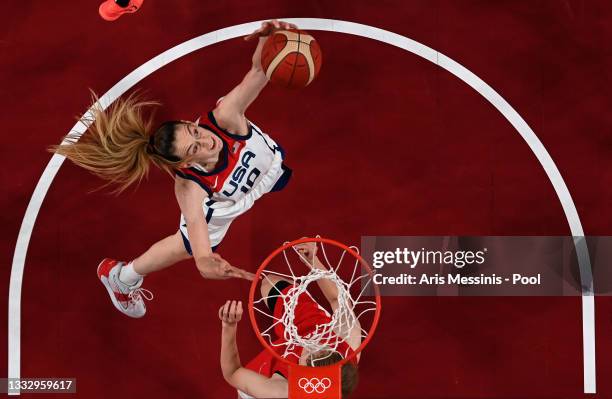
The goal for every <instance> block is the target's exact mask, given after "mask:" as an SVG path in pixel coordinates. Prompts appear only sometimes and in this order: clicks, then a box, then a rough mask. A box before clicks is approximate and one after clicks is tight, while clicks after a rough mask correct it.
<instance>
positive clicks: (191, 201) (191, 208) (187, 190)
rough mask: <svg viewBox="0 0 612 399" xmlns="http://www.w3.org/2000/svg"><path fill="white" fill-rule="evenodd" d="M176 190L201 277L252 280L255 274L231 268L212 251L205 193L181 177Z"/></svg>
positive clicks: (176, 181)
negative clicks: (205, 207) (205, 215)
mask: <svg viewBox="0 0 612 399" xmlns="http://www.w3.org/2000/svg"><path fill="white" fill-rule="evenodd" d="M174 191H175V195H176V199H177V201H178V204H179V207H180V208H181V212H182V213H183V215H184V216H185V220H186V221H187V232H188V233H189V241H190V242H191V248H192V251H193V258H194V260H195V263H196V267H197V268H198V271H199V272H200V274H201V275H202V277H204V278H209V279H214V280H225V279H228V278H244V279H247V280H253V278H254V275H253V274H252V273H249V272H247V271H245V270H242V269H239V268H237V267H234V266H232V265H230V264H229V263H228V262H227V261H225V260H224V259H223V258H222V257H221V256H219V255H218V254H215V253H213V252H212V249H211V246H210V238H209V236H208V226H207V224H206V219H204V213H203V212H202V202H203V201H204V199H205V198H206V197H207V196H206V192H205V191H204V190H202V189H201V188H200V187H198V186H197V184H196V183H194V182H192V181H190V180H185V179H180V178H177V179H176V180H175V184H174Z"/></svg>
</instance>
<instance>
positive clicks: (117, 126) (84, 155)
mask: <svg viewBox="0 0 612 399" xmlns="http://www.w3.org/2000/svg"><path fill="white" fill-rule="evenodd" d="M92 102H93V105H92V107H91V110H92V115H91V116H89V117H88V116H84V117H82V118H81V121H82V122H83V123H85V124H90V126H89V128H88V130H87V132H86V133H85V134H83V136H82V137H81V135H80V134H79V133H75V132H72V133H69V134H68V135H66V136H65V137H64V140H63V142H62V143H61V144H60V145H54V146H51V147H50V148H49V151H51V152H54V153H56V154H59V155H63V156H65V157H66V158H68V159H69V160H70V161H72V162H73V163H74V164H76V165H78V166H80V167H82V168H85V169H87V170H88V171H90V172H92V173H93V174H95V175H96V176H99V177H100V178H102V179H103V180H105V181H106V182H107V184H105V185H104V187H106V186H108V185H110V184H112V185H116V186H117V188H116V190H114V192H116V193H120V192H122V191H123V190H125V189H126V188H128V187H129V186H131V185H132V184H134V183H136V184H139V183H140V182H141V181H142V179H143V178H145V177H147V176H148V174H149V167H150V164H151V163H153V164H154V165H155V166H157V167H159V168H160V169H162V170H164V171H166V172H168V173H170V175H172V170H173V169H174V168H176V167H177V166H178V164H179V162H180V160H178V159H168V158H173V157H171V156H170V157H167V156H166V157H165V156H164V155H162V154H161V153H159V152H158V151H156V150H155V145H154V141H159V140H157V138H156V140H153V137H154V136H152V134H151V133H150V131H151V126H152V124H153V115H152V113H149V115H148V117H147V118H146V119H145V117H144V114H145V112H146V111H148V109H150V108H153V107H155V106H158V105H159V103H157V102H154V101H144V100H142V99H141V97H140V96H139V95H138V94H137V93H132V94H130V95H129V96H127V97H125V98H119V99H117V100H116V101H115V102H114V103H112V104H111V105H110V106H109V107H108V109H107V110H106V111H104V110H103V109H102V108H101V106H100V104H99V102H98V97H97V96H96V95H95V93H93V92H92ZM171 140H172V141H173V140H174V136H173V135H172V137H171Z"/></svg>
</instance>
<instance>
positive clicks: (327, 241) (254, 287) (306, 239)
mask: <svg viewBox="0 0 612 399" xmlns="http://www.w3.org/2000/svg"><path fill="white" fill-rule="evenodd" d="M305 242H320V243H324V244H331V245H334V246H336V247H338V248H341V249H343V250H345V251H347V252H348V253H349V254H351V255H352V256H354V257H355V258H357V259H358V260H359V262H360V263H361V265H362V266H364V267H365V268H366V270H367V271H368V274H369V275H370V276H371V277H373V276H374V272H373V271H372V268H371V267H370V265H368V264H367V262H366V261H365V260H364V259H363V258H362V257H361V255H359V254H358V253H357V252H355V251H354V250H352V249H351V248H349V247H347V246H346V245H344V244H342V243H340V242H338V241H335V240H331V239H329V238H322V237H304V238H300V239H299V240H294V241H291V242H288V243H287V244H285V245H283V246H282V247H279V248H277V249H276V250H275V251H274V252H272V253H271V254H270V255H268V257H267V258H266V259H265V260H264V261H263V262H262V263H261V265H260V266H259V268H257V272H255V278H254V279H253V282H252V283H251V289H250V290H249V318H250V319H251V326H252V327H253V330H254V331H255V335H256V336H257V339H258V340H259V342H260V343H261V345H262V346H263V347H264V348H266V350H267V351H268V352H270V353H272V355H274V357H276V358H277V359H278V360H280V361H282V362H284V363H287V364H289V365H293V366H300V365H299V364H296V363H294V362H290V361H289V360H287V359H285V358H284V357H282V356H281V355H279V354H278V353H276V352H275V351H274V350H273V349H272V347H271V346H270V344H269V343H268V342H266V340H265V339H264V337H263V336H262V335H261V330H260V329H259V326H258V325H257V320H256V318H255V310H254V309H253V307H254V303H255V292H257V285H258V283H259V280H261V274H262V273H263V271H264V270H265V269H266V266H268V264H269V263H270V262H271V261H272V259H274V258H275V257H276V255H278V254H280V253H281V252H282V251H284V250H286V249H288V248H291V247H293V246H294V245H297V244H301V243H305ZM372 286H373V288H374V295H375V298H376V312H375V313H374V318H373V320H372V325H371V326H370V330H369V331H368V335H367V336H366V337H365V339H364V340H363V341H362V342H361V345H359V347H358V348H357V349H355V350H354V351H353V353H351V354H350V355H349V356H348V357H346V358H345V359H342V360H341V361H340V362H338V363H337V364H336V365H338V366H341V365H343V364H344V363H346V362H348V361H350V360H351V359H353V358H354V357H355V356H357V354H358V353H360V352H361V351H362V350H363V349H364V348H365V347H366V345H367V344H368V343H369V342H370V340H371V339H372V336H373V335H374V332H375V331H376V327H377V326H378V321H379V319H380V311H381V308H382V307H381V301H380V289H379V288H378V285H376V284H374V283H373V284H372ZM303 367H306V366H303Z"/></svg>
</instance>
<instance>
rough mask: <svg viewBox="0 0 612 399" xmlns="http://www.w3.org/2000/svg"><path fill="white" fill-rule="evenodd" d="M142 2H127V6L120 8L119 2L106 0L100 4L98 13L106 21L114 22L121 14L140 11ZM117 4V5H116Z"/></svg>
mask: <svg viewBox="0 0 612 399" xmlns="http://www.w3.org/2000/svg"><path fill="white" fill-rule="evenodd" d="M143 2H144V0H129V2H127V5H126V6H124V7H122V6H121V5H120V3H121V2H117V1H115V0H106V1H105V2H104V3H102V4H100V8H99V9H98V11H99V12H100V16H101V17H102V18H103V19H105V20H107V21H114V20H116V19H117V18H119V17H120V16H122V15H123V14H128V13H133V12H136V11H138V10H139V9H140V7H141V6H142V3H143ZM118 3H119V4H118Z"/></svg>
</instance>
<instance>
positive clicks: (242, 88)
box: [213, 20, 296, 134]
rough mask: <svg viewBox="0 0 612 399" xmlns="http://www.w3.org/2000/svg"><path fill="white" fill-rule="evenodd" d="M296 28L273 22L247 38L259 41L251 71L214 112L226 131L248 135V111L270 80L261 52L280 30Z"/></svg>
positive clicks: (267, 22) (280, 22)
mask: <svg viewBox="0 0 612 399" xmlns="http://www.w3.org/2000/svg"><path fill="white" fill-rule="evenodd" d="M290 28H296V26H295V25H293V24H289V23H287V22H282V21H277V20H272V21H266V22H264V23H262V25H261V28H259V29H257V30H256V31H255V32H253V33H251V34H250V35H248V36H246V37H245V40H255V39H258V42H257V47H256V48H255V52H254V53H253V59H252V65H251V69H250V70H249V71H248V72H247V74H246V76H245V77H244V79H242V82H240V84H239V85H238V86H236V87H235V88H234V89H233V90H232V91H230V92H229V93H228V94H227V95H226V96H225V97H223V100H222V101H220V102H219V104H218V105H217V107H216V108H215V109H214V110H213V115H214V116H215V119H216V120H217V123H218V124H219V125H220V126H221V127H222V128H224V129H227V130H230V131H232V132H234V133H237V134H247V133H248V125H247V120H246V117H245V115H244V114H245V112H246V109H247V108H248V107H249V105H251V103H252V102H253V101H254V100H255V99H256V98H257V96H258V95H259V93H260V92H261V90H262V89H263V88H264V87H265V86H266V84H267V83H268V78H267V77H266V74H265V72H264V71H263V69H262V67H261V50H262V48H263V45H264V43H265V41H266V39H267V37H268V36H269V35H270V34H271V33H272V32H274V31H275V30H278V29H290Z"/></svg>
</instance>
